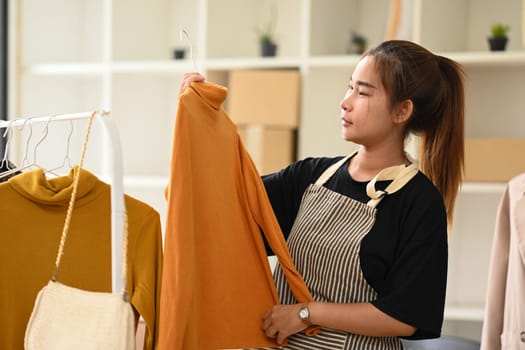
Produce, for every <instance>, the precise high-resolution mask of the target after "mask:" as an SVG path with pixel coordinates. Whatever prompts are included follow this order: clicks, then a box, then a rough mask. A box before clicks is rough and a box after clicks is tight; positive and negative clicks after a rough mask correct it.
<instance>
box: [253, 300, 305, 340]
mask: <svg viewBox="0 0 525 350" xmlns="http://www.w3.org/2000/svg"><path fill="white" fill-rule="evenodd" d="M301 307H302V304H291V305H284V304H279V305H275V306H273V307H272V308H271V309H270V310H268V311H266V312H265V313H264V315H263V330H264V333H265V334H266V336H267V337H270V338H276V340H277V344H282V343H283V342H284V340H285V339H286V338H287V337H288V336H289V335H291V334H295V333H298V332H300V331H302V330H303V329H305V328H306V324H304V323H303V321H301V319H300V318H299V310H300V309H301Z"/></svg>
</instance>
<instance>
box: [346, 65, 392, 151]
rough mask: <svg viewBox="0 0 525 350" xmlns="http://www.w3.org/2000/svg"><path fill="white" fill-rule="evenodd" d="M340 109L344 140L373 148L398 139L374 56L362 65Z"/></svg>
mask: <svg viewBox="0 0 525 350" xmlns="http://www.w3.org/2000/svg"><path fill="white" fill-rule="evenodd" d="M340 106H341V127H342V130H341V133H342V137H343V139H344V140H346V141H352V142H354V143H357V144H360V145H364V146H367V147H373V146H374V145H377V144H380V143H382V142H385V141H386V140H388V139H389V138H391V137H393V136H394V134H395V133H393V132H392V131H393V129H394V127H395V123H394V122H393V117H392V116H393V112H392V108H391V106H390V102H389V98H388V95H387V93H386V91H385V89H384V87H383V84H382V83H381V79H380V77H379V75H378V74H377V70H376V68H375V64H374V58H373V57H370V56H366V57H364V58H363V59H362V60H361V61H360V62H359V64H358V65H357V67H356V68H355V70H354V73H353V74H352V77H351V79H350V82H349V84H348V90H347V91H346V94H345V96H344V98H343V100H342V101H341V104H340Z"/></svg>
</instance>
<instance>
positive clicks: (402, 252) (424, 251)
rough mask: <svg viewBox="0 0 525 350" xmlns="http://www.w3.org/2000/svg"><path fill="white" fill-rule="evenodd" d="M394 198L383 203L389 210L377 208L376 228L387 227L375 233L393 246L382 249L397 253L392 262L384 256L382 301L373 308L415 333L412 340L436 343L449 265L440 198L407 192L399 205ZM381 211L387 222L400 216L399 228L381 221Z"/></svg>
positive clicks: (380, 282)
mask: <svg viewBox="0 0 525 350" xmlns="http://www.w3.org/2000/svg"><path fill="white" fill-rule="evenodd" d="M416 182H417V181H416ZM427 187H428V189H427ZM392 197H393V198H391V201H390V202H389V203H385V206H389V207H390V208H378V222H380V225H383V226H384V227H377V228H375V229H376V230H379V231H381V232H382V233H383V234H386V235H391V238H389V239H391V241H388V239H387V240H383V243H384V244H385V243H386V244H390V245H392V246H394V247H395V249H393V250H392V253H391V255H390V256H389V255H388V254H385V255H384V256H383V257H384V258H386V259H391V260H390V262H389V264H388V265H389V267H388V268H387V269H385V270H384V277H383V278H380V277H378V276H377V275H376V276H375V279H376V283H375V286H376V290H377V291H378V298H377V299H376V300H375V301H373V304H374V305H375V306H376V307H377V308H378V309H380V310H381V311H383V312H385V313H386V314H388V315H390V316H392V317H394V318H396V319H398V320H400V321H402V322H405V323H407V324H410V325H412V326H414V327H416V328H417V330H416V332H415V334H413V335H412V336H411V337H408V338H411V339H422V338H437V337H439V336H440V334H441V327H442V323H443V313H444V305H445V295H446V281H447V265H448V242H447V217H446V212H445V208H444V204H443V200H442V197H441V195H440V194H439V192H437V190H435V188H433V187H429V186H422V187H419V188H417V187H415V188H412V189H409V190H408V191H407V193H405V194H403V195H402V196H401V197H400V198H397V199H396V198H395V197H394V196H392ZM385 201H386V198H385ZM396 204H397V205H396ZM382 209H383V210H386V209H388V210H389V211H390V212H389V213H388V214H387V213H384V215H386V216H391V215H392V212H393V213H394V214H395V216H397V218H398V220H397V224H396V225H398V227H395V226H394V225H393V224H392V221H390V220H380V218H381V215H382V214H381V211H382ZM388 226H390V227H388ZM393 226H394V227H393ZM376 243H377V242H376Z"/></svg>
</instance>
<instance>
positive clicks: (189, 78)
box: [179, 72, 206, 94]
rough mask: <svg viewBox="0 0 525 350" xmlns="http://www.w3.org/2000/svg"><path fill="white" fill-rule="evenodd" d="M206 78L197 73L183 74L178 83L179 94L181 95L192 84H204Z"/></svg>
mask: <svg viewBox="0 0 525 350" xmlns="http://www.w3.org/2000/svg"><path fill="white" fill-rule="evenodd" d="M204 81H206V78H204V76H203V75H201V74H200V73H198V72H190V73H185V74H184V77H183V78H182V82H181V83H180V88H179V94H182V93H183V92H184V90H186V88H187V87H189V86H190V84H191V83H192V82H201V83H202V82H204Z"/></svg>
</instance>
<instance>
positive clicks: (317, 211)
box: [181, 40, 464, 350]
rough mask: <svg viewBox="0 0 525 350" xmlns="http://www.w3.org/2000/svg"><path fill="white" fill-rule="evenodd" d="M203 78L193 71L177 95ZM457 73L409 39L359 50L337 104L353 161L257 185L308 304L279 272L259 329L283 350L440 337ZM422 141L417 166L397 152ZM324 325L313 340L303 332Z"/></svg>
mask: <svg viewBox="0 0 525 350" xmlns="http://www.w3.org/2000/svg"><path fill="white" fill-rule="evenodd" d="M203 79H204V78H203V77H202V76H200V75H195V74H189V75H187V76H186V77H185V79H184V81H183V83H182V85H181V89H184V88H185V87H186V86H187V85H188V84H189V83H190V82H192V81H201V80H203ZM463 79H464V74H463V71H462V69H461V67H460V66H459V65H458V64H457V63H455V62H454V61H452V60H450V59H448V58H445V57H442V56H438V55H435V54H433V53H431V52H429V51H428V50H426V49H425V48H423V47H421V46H419V45H417V44H415V43H412V42H409V41H400V40H394V41H387V42H383V43H381V44H380V45H378V46H377V47H374V48H372V49H370V50H369V51H368V52H366V53H365V54H364V55H363V57H362V59H361V60H360V62H359V63H358V65H357V67H356V68H355V70H354V72H353V74H352V76H351V78H350V81H349V84H348V90H347V92H346V94H345V96H344V98H343V100H342V101H341V104H340V106H341V132H342V137H343V138H344V139H345V140H346V141H352V142H354V143H356V144H358V145H359V149H358V151H357V152H355V153H354V154H352V155H350V156H347V157H335V158H306V159H303V160H301V161H298V162H296V163H294V164H291V165H290V166H288V167H286V168H285V169H283V170H281V171H279V172H277V173H274V174H270V175H267V176H264V178H263V180H264V183H265V186H266V189H267V192H268V195H269V198H270V201H271V203H272V206H273V208H274V211H275V214H276V216H277V218H278V220H279V223H280V225H281V228H282V230H283V232H284V234H285V236H286V238H287V242H288V245H289V248H290V252H291V254H292V257H293V259H294V263H295V265H296V267H297V269H298V271H299V272H300V273H301V275H302V276H303V279H304V280H305V282H306V284H307V286H308V287H309V289H310V291H311V293H312V295H313V296H314V299H315V301H314V302H310V303H308V304H297V303H296V301H295V299H294V298H293V296H292V294H291V293H290V291H289V289H288V286H287V284H286V281H285V279H284V277H283V274H282V272H281V271H280V269H279V266H277V268H276V270H275V273H274V278H275V281H276V285H277V290H278V292H279V296H280V300H281V304H279V305H275V306H274V307H273V308H272V309H270V310H268V311H267V312H266V313H265V315H263V320H262V327H263V329H264V331H265V333H266V335H267V336H268V337H274V338H276V340H277V342H278V343H282V342H283V341H284V340H285V339H286V340H287V342H288V345H287V348H289V349H331V350H333V349H352V350H355V349H401V343H400V340H399V337H407V338H410V339H422V338H435V337H439V336H440V333H441V326H442V322H443V310H444V304H445V289H446V280H447V259H448V253H447V249H448V248H447V228H448V225H449V224H450V223H451V221H452V216H453V215H452V214H453V209H454V201H455V197H456V194H457V191H458V189H459V185H460V183H461V179H462V168H463V137H464V136H463V129H464V82H463ZM411 133H413V134H417V135H419V136H421V140H422V141H421V142H422V144H421V149H420V156H419V163H416V162H415V161H414V160H413V159H411V158H410V156H409V155H408V154H407V153H405V141H406V139H407V136H408V135H409V134H411ZM312 324H313V325H317V326H320V327H321V330H320V332H319V333H318V334H317V335H315V336H308V335H306V334H305V332H303V331H304V330H305V329H306V328H307V327H308V326H309V325H312Z"/></svg>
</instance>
